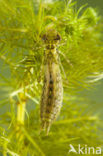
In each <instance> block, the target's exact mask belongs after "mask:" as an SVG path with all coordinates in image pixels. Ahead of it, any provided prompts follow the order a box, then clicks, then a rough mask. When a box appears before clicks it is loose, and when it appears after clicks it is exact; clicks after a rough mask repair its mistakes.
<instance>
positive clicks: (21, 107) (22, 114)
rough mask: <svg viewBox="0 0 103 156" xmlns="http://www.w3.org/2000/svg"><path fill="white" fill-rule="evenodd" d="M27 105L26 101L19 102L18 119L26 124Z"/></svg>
mask: <svg viewBox="0 0 103 156" xmlns="http://www.w3.org/2000/svg"><path fill="white" fill-rule="evenodd" d="M25 106H26V102H25V101H21V103H19V104H18V105H17V121H18V122H19V123H20V124H24V120H25Z"/></svg>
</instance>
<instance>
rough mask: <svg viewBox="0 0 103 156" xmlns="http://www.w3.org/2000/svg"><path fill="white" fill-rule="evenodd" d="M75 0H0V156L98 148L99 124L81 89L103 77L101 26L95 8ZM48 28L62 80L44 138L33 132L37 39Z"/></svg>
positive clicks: (39, 72)
mask: <svg viewBox="0 0 103 156" xmlns="http://www.w3.org/2000/svg"><path fill="white" fill-rule="evenodd" d="M75 6H76V1H73V2H72V1H66V0H54V1H51V2H49V1H43V0H41V1H38V0H22V1H20V0H1V1H0V94H1V95H0V154H1V155H3V156H7V155H10V156H14V155H15V156H22V155H23V156H57V155H58V156H64V155H69V154H68V150H69V144H73V145H74V146H75V147H77V145H78V144H81V145H82V144H86V145H88V146H89V147H90V146H93V147H97V146H100V147H101V145H102V143H103V141H102V140H103V139H102V135H101V128H102V127H101V126H100V125H102V124H101V121H100V119H99V117H98V116H97V115H94V112H93V111H92V110H89V109H88V105H87V104H86V103H85V105H83V104H82V101H84V100H85V99H84V98H83V97H80V96H79V97H78V93H79V92H80V91H81V90H83V89H89V88H91V87H93V85H94V84H96V82H97V81H98V80H100V79H101V78H102V77H103V76H102V75H103V74H102V72H103V44H102V29H103V26H102V23H101V17H99V16H98V14H97V12H96V10H95V9H93V8H91V7H89V8H88V7H87V6H81V7H80V8H79V10H76V9H75V8H76V7H75ZM50 27H52V28H53V29H55V30H56V31H57V32H58V33H59V34H60V36H61V41H60V44H59V47H58V53H59V57H60V63H59V66H60V69H61V74H62V80H63V88H64V95H63V106H62V109H61V113H60V115H59V117H58V119H57V121H55V122H54V123H53V125H52V127H51V130H50V132H49V134H48V136H46V135H45V133H41V134H40V133H39V130H40V119H39V109H40V106H39V103H40V96H41V90H42V86H43V75H44V70H43V63H42V62H43V59H44V43H43V41H42V35H43V34H44V33H45V31H46V30H47V29H48V28H50Z"/></svg>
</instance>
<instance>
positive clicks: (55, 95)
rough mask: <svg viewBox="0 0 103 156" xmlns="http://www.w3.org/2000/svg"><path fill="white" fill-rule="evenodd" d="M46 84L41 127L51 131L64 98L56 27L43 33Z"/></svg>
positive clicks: (41, 104) (58, 37) (41, 106)
mask: <svg viewBox="0 0 103 156" xmlns="http://www.w3.org/2000/svg"><path fill="white" fill-rule="evenodd" d="M42 38H43V40H44V44H45V51H44V84H43V90H42V96H41V102H40V118H41V129H44V130H46V132H47V133H48V132H49V129H50V126H51V124H52V122H53V121H54V120H55V119H56V118H57V116H58V114H59V112H60V109H61V106H62V99H63V86H62V78H61V73H60V67H59V56H58V52H57V45H58V44H59V41H60V35H59V34H58V32H57V31H56V30H54V29H48V30H47V31H46V33H45V34H44V35H43V37H42Z"/></svg>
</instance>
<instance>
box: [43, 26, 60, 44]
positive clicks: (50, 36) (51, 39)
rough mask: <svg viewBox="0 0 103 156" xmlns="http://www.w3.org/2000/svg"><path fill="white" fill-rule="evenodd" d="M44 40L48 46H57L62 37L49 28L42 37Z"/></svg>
mask: <svg viewBox="0 0 103 156" xmlns="http://www.w3.org/2000/svg"><path fill="white" fill-rule="evenodd" d="M42 39H43V41H44V43H45V44H46V45H52V46H53V45H54V46H56V45H57V44H58V43H59V41H60V39H61V37H60V35H59V33H58V32H57V31H56V30H55V29H53V28H49V29H47V31H46V33H45V34H44V35H43V36H42Z"/></svg>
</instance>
